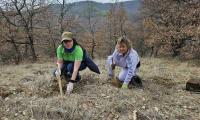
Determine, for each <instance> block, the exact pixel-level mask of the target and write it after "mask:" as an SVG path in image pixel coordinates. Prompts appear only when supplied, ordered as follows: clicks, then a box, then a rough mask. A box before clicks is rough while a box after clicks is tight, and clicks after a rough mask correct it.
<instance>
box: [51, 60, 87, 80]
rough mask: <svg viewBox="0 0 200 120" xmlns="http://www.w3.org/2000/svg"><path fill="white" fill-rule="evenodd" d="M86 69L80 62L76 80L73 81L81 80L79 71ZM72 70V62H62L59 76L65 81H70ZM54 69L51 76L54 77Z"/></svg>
mask: <svg viewBox="0 0 200 120" xmlns="http://www.w3.org/2000/svg"><path fill="white" fill-rule="evenodd" d="M85 68H86V65H85V63H83V62H81V65H80V67H79V70H78V73H77V76H76V80H75V81H77V82H78V81H80V80H81V76H80V74H79V71H82V70H84V69H85ZM73 69H74V62H66V61H65V62H64V63H63V66H62V69H61V75H64V76H65V78H66V79H70V78H71V77H72V73H73ZM55 72H56V69H55V70H54V71H53V75H54V76H56V75H55Z"/></svg>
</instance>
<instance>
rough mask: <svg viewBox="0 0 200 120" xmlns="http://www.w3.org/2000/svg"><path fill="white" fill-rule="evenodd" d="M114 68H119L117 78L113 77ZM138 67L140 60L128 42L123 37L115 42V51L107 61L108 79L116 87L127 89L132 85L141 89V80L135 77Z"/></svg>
mask: <svg viewBox="0 0 200 120" xmlns="http://www.w3.org/2000/svg"><path fill="white" fill-rule="evenodd" d="M115 66H119V67H121V68H122V69H121V72H120V73H119V76H118V78H117V79H116V78H113V77H114V69H115ZM139 67H140V58H139V55H138V53H137V52H136V51H135V50H134V49H133V48H132V47H131V42H130V40H129V39H128V38H127V37H125V36H123V37H120V38H119V39H118V41H117V45H116V48H115V51H114V52H113V54H112V55H110V56H108V59H107V70H108V75H109V77H110V79H112V80H114V81H113V83H114V84H115V85H116V84H117V86H118V87H121V88H124V89H127V88H128V85H129V84H130V85H131V84H133V85H135V86H138V87H142V82H141V79H140V78H139V77H138V76H137V75H136V73H137V71H138V68H139Z"/></svg>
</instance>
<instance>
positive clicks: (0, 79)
mask: <svg viewBox="0 0 200 120" xmlns="http://www.w3.org/2000/svg"><path fill="white" fill-rule="evenodd" d="M96 63H97V64H98V65H99V66H100V69H101V72H102V74H100V75H96V74H93V73H92V72H88V71H89V70H86V71H83V72H82V73H81V74H82V81H81V82H80V83H78V84H77V85H76V86H75V89H74V91H73V94H71V95H70V96H64V97H63V98H61V97H60V96H59V91H58V87H57V86H58V85H56V84H55V83H56V82H54V79H53V78H52V77H51V71H52V69H53V68H54V67H55V65H54V63H50V62H49V63H34V64H23V65H18V66H14V65H9V66H1V69H0V72H1V74H0V113H1V114H0V119H2V120H13V119H18V120H30V119H32V120H42V119H47V120H50V119H51V120H64V119H65V120H75V119H76V120H80V119H84V120H88V119H92V120H93V119H94V120H95V119H96V120H97V119H98V120H99V119H102V120H105V119H107V120H113V119H115V120H128V119H130V120H134V119H135V118H136V119H137V120H152V119H155V120H160V119H161V120H162V119H170V120H175V119H187V120H198V119H199V120H200V117H199V116H200V101H199V100H200V96H199V93H192V92H188V91H186V90H185V83H186V81H187V80H189V79H190V78H200V68H199V67H197V66H195V65H193V64H192V63H190V62H180V61H176V60H166V59H155V58H143V59H142V66H141V69H140V72H139V74H140V76H141V77H142V79H143V83H144V88H143V89H138V88H133V89H130V90H122V89H118V88H116V87H113V86H112V85H110V83H109V82H108V81H107V77H106V69H105V61H104V60H99V61H97V60H96Z"/></svg>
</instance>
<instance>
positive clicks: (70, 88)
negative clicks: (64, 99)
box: [66, 82, 74, 94]
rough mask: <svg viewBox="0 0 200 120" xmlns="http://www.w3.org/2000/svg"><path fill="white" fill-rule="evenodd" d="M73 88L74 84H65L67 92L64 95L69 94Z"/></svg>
mask: <svg viewBox="0 0 200 120" xmlns="http://www.w3.org/2000/svg"><path fill="white" fill-rule="evenodd" d="M73 88H74V83H72V82H69V83H68V84H67V91H66V93H67V94H71V92H72V90H73Z"/></svg>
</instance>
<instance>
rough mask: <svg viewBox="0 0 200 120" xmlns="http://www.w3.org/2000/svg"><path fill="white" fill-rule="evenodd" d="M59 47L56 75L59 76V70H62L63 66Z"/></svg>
mask: <svg viewBox="0 0 200 120" xmlns="http://www.w3.org/2000/svg"><path fill="white" fill-rule="evenodd" d="M61 51H62V50H61V46H59V47H58V48H57V51H56V52H57V71H56V72H57V75H61V69H62V66H63V56H62V53H61Z"/></svg>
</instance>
